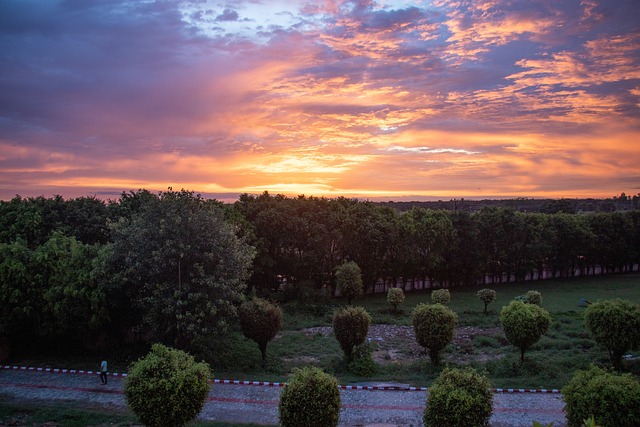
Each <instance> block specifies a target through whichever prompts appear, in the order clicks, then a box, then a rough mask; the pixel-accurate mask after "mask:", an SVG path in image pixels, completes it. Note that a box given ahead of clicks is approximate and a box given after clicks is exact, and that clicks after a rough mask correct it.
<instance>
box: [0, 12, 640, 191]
mask: <svg viewBox="0 0 640 427" xmlns="http://www.w3.org/2000/svg"><path fill="white" fill-rule="evenodd" d="M168 187H173V189H174V190H178V189H182V188H184V189H188V190H193V191H195V192H197V193H200V194H202V195H203V196H206V197H215V198H218V199H221V200H235V199H237V196H238V194H240V193H262V192H263V191H265V190H267V191H269V192H270V193H272V194H277V193H282V194H287V195H292V196H295V195H298V194H305V195H316V196H326V197H337V196H347V197H358V198H369V199H378V198H382V200H401V199H403V200H412V199H415V200H418V199H434V198H435V199H449V198H459V197H465V198H494V197H498V198H513V197H551V198H560V197H569V198H573V197H611V196H614V195H616V194H620V193H621V192H626V193H627V194H637V193H640V1H639V0H561V1H559V0H494V1H493V0H490V1H473V0H471V1H467V0H460V1H444V0H432V1H412V0H407V1H399V0H378V1H368V0H356V1H340V0H324V1H323V0H318V1H315V0H314V1H311V0H286V1H285V0H227V1H224V0H221V1H218V0H190V1H160V0H158V1H147V0H144V1H143V0H1V1H0V199H4V200H7V199H10V198H12V197H13V196H14V195H16V194H20V195H21V196H23V197H27V196H39V195H44V196H47V197H49V196H52V195H54V194H60V195H62V196H63V197H65V198H70V197H77V196H89V195H96V196H98V197H100V198H114V199H115V198H117V196H118V195H119V194H120V193H121V192H122V191H129V190H137V189H140V188H146V189H149V190H152V191H158V190H166V189H167V188H168Z"/></svg>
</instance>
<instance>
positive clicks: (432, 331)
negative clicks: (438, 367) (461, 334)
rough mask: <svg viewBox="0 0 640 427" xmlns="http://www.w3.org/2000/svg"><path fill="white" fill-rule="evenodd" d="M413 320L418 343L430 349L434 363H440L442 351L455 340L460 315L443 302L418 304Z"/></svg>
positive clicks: (430, 356) (430, 355)
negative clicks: (454, 335)
mask: <svg viewBox="0 0 640 427" xmlns="http://www.w3.org/2000/svg"><path fill="white" fill-rule="evenodd" d="M412 322H413V331H414V333H415V335H416V340H417V341H418V344H420V345H421V346H422V347H424V348H427V349H428V350H429V358H430V359H431V361H432V362H433V363H434V364H439V363H440V353H441V352H442V350H444V348H445V347H446V346H447V345H448V344H449V343H450V342H451V340H453V334H454V332H455V329H456V324H457V323H458V315H457V314H456V313H454V312H453V310H451V309H450V308H449V307H447V306H444V305H442V304H418V305H417V306H416V308H415V309H414V310H413V313H412Z"/></svg>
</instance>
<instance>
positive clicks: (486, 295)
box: [476, 289, 496, 314]
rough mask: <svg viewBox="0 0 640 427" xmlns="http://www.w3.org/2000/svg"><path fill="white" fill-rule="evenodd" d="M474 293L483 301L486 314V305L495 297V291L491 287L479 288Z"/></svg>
mask: <svg viewBox="0 0 640 427" xmlns="http://www.w3.org/2000/svg"><path fill="white" fill-rule="evenodd" d="M476 295H477V296H478V298H480V300H481V301H482V302H483V303H484V312H483V313H484V314H487V306H488V305H489V304H490V303H492V302H493V301H494V300H495V299H496V291H494V290H493V289H480V290H479V291H478V292H476Z"/></svg>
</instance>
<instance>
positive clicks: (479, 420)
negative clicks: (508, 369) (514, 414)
mask: <svg viewBox="0 0 640 427" xmlns="http://www.w3.org/2000/svg"><path fill="white" fill-rule="evenodd" d="M490 387H491V384H490V383H489V380H488V379H487V378H486V377H484V376H482V375H480V374H478V373H477V372H476V371H475V370H473V369H472V368H464V369H457V368H446V369H445V370H444V371H442V373H441V374H440V376H439V377H438V378H437V379H436V380H435V381H434V382H433V384H432V385H431V387H430V388H429V396H428V397H427V408H426V409H425V412H424V424H425V426H427V427H429V426H437V427H440V426H456V427H476V426H477V427H484V426H488V425H489V418H490V417H491V413H492V411H493V405H492V403H493V396H492V394H491V390H490Z"/></svg>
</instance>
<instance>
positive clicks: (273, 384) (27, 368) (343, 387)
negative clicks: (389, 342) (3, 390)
mask: <svg viewBox="0 0 640 427" xmlns="http://www.w3.org/2000/svg"><path fill="white" fill-rule="evenodd" d="M0 369H5V370H12V371H31V372H46V373H55V374H75V375H98V374H99V373H100V372H98V371H84V370H80V369H59V368H36V367H33V366H9V365H1V366H0ZM107 375H108V376H110V377H120V378H125V377H126V376H127V374H126V373H117V372H109V373H107ZM211 382H212V383H213V384H229V385H252V386H267V387H284V386H286V385H287V383H281V382H270V381H242V380H220V379H214V380H212V381H211ZM338 388H340V389H341V390H367V391H371V390H385V391H427V390H428V388H427V387H404V386H361V385H340V386H338ZM491 392H493V393H540V394H542V393H547V394H559V393H560V390H558V389H555V388H554V389H546V388H492V389H491Z"/></svg>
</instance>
